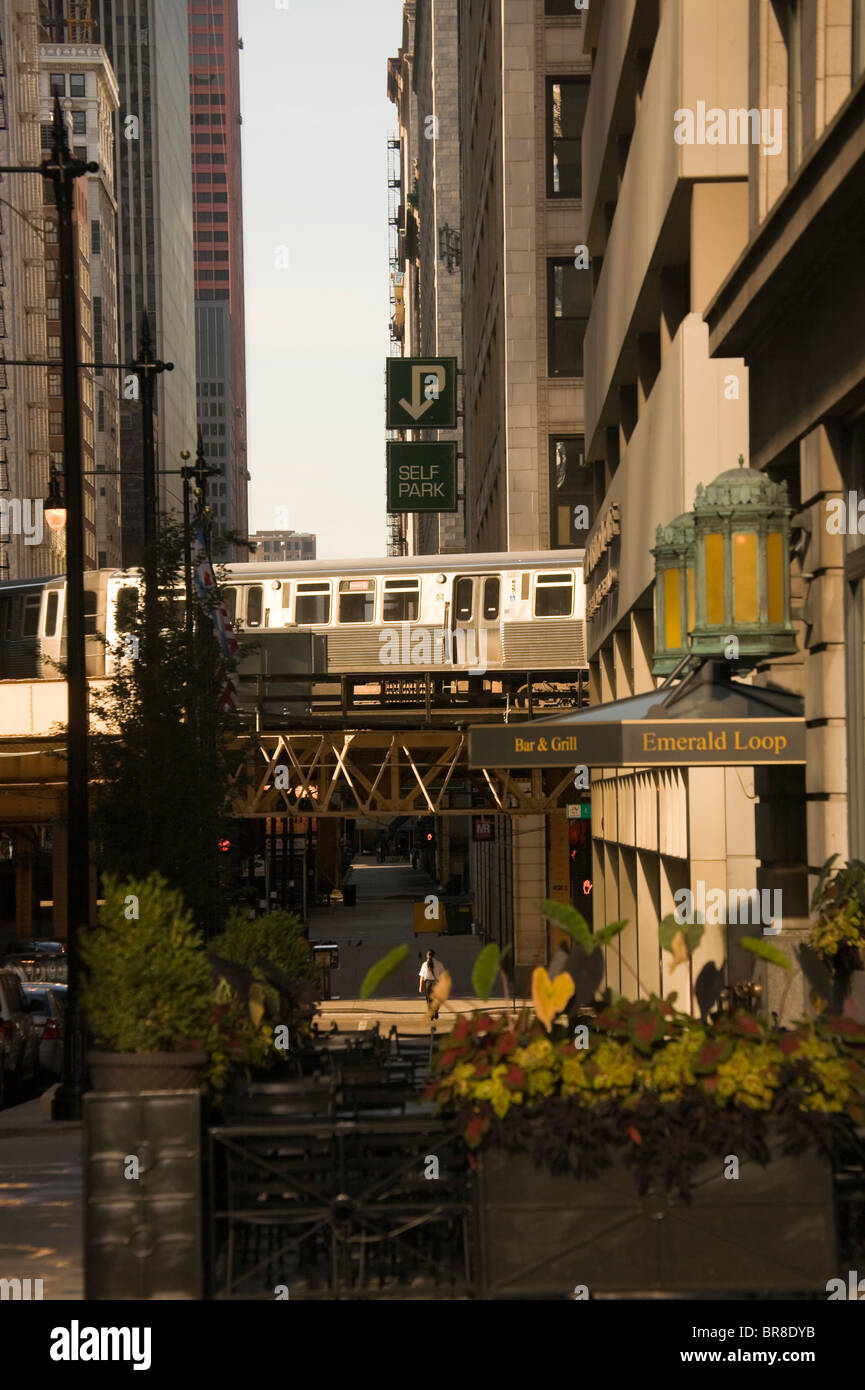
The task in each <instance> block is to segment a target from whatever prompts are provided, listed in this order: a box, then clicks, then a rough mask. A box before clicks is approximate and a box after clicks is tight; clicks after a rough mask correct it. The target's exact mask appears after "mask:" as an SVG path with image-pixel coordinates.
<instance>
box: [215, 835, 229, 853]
mask: <svg viewBox="0 0 865 1390" xmlns="http://www.w3.org/2000/svg"><path fill="white" fill-rule="evenodd" d="M216 843H217V846H218V848H219V853H220V854H228V851H229V850H230V849H231V841H230V840H227V839H225V837H224V836H223V837H222V838H221V839H219V840H217V842H216Z"/></svg>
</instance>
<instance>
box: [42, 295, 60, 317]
mask: <svg viewBox="0 0 865 1390" xmlns="http://www.w3.org/2000/svg"><path fill="white" fill-rule="evenodd" d="M45 313H46V314H47V315H48V317H49V318H50V319H59V317H60V300H59V299H46V301H45Z"/></svg>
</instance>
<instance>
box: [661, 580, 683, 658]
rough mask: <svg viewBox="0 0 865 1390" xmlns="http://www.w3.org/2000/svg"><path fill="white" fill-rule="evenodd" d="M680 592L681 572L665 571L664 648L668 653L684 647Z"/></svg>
mask: <svg viewBox="0 0 865 1390" xmlns="http://www.w3.org/2000/svg"><path fill="white" fill-rule="evenodd" d="M679 590H680V585H679V571H678V570H664V646H665V647H666V648H667V650H668V651H678V649H679V647H680V646H681V645H682V610H681V608H680V606H679Z"/></svg>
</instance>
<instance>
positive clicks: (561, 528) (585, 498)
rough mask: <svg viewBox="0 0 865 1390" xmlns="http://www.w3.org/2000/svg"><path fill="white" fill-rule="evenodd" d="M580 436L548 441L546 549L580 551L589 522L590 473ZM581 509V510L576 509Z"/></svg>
mask: <svg viewBox="0 0 865 1390" xmlns="http://www.w3.org/2000/svg"><path fill="white" fill-rule="evenodd" d="M584 453H585V441H584V439H583V436H582V435H581V434H572V435H565V436H560V437H553V438H551V439H550V548H551V549H552V550H574V549H576V550H581V549H582V548H583V546H584V545H585V544H586V536H587V535H588V533H589V530H590V528H591V520H592V487H591V473H590V470H589V469H587V468H586V467H585V466H584ZM578 509H582V510H578Z"/></svg>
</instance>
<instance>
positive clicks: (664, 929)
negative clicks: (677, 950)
mask: <svg viewBox="0 0 865 1390" xmlns="http://www.w3.org/2000/svg"><path fill="white" fill-rule="evenodd" d="M681 930H682V924H681V923H680V922H677V921H676V918H675V916H674V915H673V913H672V912H668V913H667V915H666V917H664V918H663V920H662V921H661V922H659V923H658V941H659V942H660V944H661V950H662V951H672V949H673V937H674V936H676V935H678V933H679V932H680V931H681Z"/></svg>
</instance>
